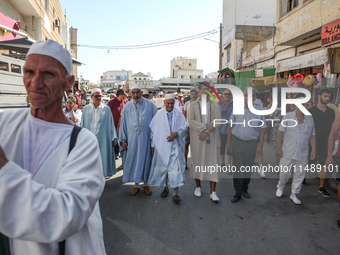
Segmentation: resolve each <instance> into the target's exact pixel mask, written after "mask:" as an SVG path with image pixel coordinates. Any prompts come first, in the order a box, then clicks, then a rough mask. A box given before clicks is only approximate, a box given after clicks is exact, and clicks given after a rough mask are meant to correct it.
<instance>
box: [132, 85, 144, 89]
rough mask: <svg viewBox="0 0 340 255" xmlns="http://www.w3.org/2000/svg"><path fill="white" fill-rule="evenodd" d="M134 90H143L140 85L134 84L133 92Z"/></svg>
mask: <svg viewBox="0 0 340 255" xmlns="http://www.w3.org/2000/svg"><path fill="white" fill-rule="evenodd" d="M133 89H140V90H141V89H142V88H141V87H140V86H139V85H138V84H133V85H132V86H131V90H133Z"/></svg>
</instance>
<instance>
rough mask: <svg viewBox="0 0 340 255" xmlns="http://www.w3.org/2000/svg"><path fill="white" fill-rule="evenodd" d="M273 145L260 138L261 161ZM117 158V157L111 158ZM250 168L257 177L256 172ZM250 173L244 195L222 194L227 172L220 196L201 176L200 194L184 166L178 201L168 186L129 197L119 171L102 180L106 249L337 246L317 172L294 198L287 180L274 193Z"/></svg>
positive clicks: (332, 201)
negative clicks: (166, 189) (237, 197)
mask: <svg viewBox="0 0 340 255" xmlns="http://www.w3.org/2000/svg"><path fill="white" fill-rule="evenodd" d="M272 154H273V146H272V145H268V144H265V146H264V155H265V157H264V164H271V165H274V164H275V159H274V157H272V156H271V155H272ZM119 164H120V161H117V165H119ZM253 176H254V177H255V176H256V177H257V175H256V174H253ZM271 177H273V178H268V179H260V178H253V179H252V181H251V183H250V188H249V194H250V195H251V198H250V199H245V198H242V200H241V201H239V202H238V203H236V204H233V203H231V202H230V199H231V198H232V196H233V195H234V190H233V186H232V179H222V180H221V181H220V182H219V183H218V184H217V194H218V196H219V198H220V202H218V203H215V202H212V201H211V200H210V198H209V182H203V183H202V190H203V192H202V197H201V198H197V197H195V196H194V195H193V191H194V188H195V181H194V180H193V179H191V178H190V174H189V171H186V178H187V179H186V183H185V185H184V186H183V187H182V188H180V189H179V196H180V197H181V199H182V202H181V203H180V204H175V203H174V202H173V201H172V196H171V195H170V194H171V192H170V193H169V196H168V197H167V198H161V197H160V193H161V189H160V188H156V187H153V194H152V195H151V196H146V195H145V194H144V192H143V190H141V192H139V194H137V195H136V196H134V197H132V196H130V195H129V192H130V190H131V189H132V187H133V186H132V184H131V185H125V184H123V183H122V171H119V172H118V173H117V174H116V175H115V176H114V177H113V178H112V179H111V180H109V181H107V182H106V187H105V190H104V193H103V195H102V197H101V200H100V207H101V212H102V218H103V224H104V241H105V245H106V252H107V254H108V255H111V254H129V255H133V254H143V255H145V254H339V253H340V242H339V240H340V239H339V238H340V229H339V228H338V227H337V225H336V219H337V216H338V210H339V206H338V203H337V196H336V194H334V193H332V194H331V196H332V197H331V198H328V199H327V198H323V197H322V196H321V195H320V194H318V193H317V188H318V182H319V181H318V179H309V180H308V185H307V186H306V187H303V189H302V191H301V194H300V195H299V198H300V199H301V201H302V205H300V206H298V205H294V204H293V203H292V202H291V201H290V199H289V194H290V183H291V182H289V183H288V186H287V187H286V189H285V191H284V195H283V197H282V198H276V197H275V191H276V185H277V178H275V174H272V175H271Z"/></svg>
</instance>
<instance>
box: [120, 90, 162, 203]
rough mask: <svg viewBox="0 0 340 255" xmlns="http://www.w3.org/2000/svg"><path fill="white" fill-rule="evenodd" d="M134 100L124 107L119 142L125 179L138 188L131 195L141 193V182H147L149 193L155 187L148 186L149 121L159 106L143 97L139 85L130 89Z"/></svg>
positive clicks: (145, 185)
mask: <svg viewBox="0 0 340 255" xmlns="http://www.w3.org/2000/svg"><path fill="white" fill-rule="evenodd" d="M131 94H132V100H131V101H130V102H128V103H127V104H126V105H125V107H124V110H123V113H122V118H121V121H120V129H119V141H120V143H121V148H120V154H121V155H122V160H123V164H124V170H123V182H124V183H127V182H134V183H135V187H134V188H133V189H132V190H131V192H130V195H131V196H135V195H137V193H138V192H139V190H140V188H139V183H140V182H141V181H144V191H145V194H146V195H151V194H152V190H151V188H150V186H149V185H148V178H149V172H150V164H151V149H150V148H151V141H150V133H151V132H150V128H149V125H150V122H151V120H152V118H153V116H154V115H155V114H156V112H157V108H156V106H155V105H154V104H153V103H152V102H151V101H150V100H147V99H145V98H144V97H142V90H141V87H140V86H139V85H138V84H134V85H133V86H132V88H131Z"/></svg>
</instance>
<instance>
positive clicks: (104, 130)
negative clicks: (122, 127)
mask: <svg viewBox="0 0 340 255" xmlns="http://www.w3.org/2000/svg"><path fill="white" fill-rule="evenodd" d="M102 96H103V95H102V92H101V90H100V89H99V88H95V89H92V90H91V98H92V101H93V103H92V104H89V105H87V106H85V107H84V110H83V115H82V120H81V125H82V127H84V128H86V129H88V130H90V131H91V132H92V133H93V134H94V135H95V136H96V137H97V140H98V144H99V149H100V155H101V158H102V165H103V175H104V177H111V176H112V175H114V174H116V162H115V158H116V157H115V152H114V150H113V149H112V147H114V145H115V144H117V143H118V138H117V131H116V128H115V125H114V122H113V117H112V112H111V108H110V107H108V106H107V105H104V104H103V103H102Z"/></svg>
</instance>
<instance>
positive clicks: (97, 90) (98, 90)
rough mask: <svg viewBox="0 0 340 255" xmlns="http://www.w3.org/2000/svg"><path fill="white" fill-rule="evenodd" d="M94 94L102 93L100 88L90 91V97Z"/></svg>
mask: <svg viewBox="0 0 340 255" xmlns="http://www.w3.org/2000/svg"><path fill="white" fill-rule="evenodd" d="M96 92H100V93H101V92H102V91H101V89H100V88H95V89H92V90H91V96H92V95H93V94H94V93H96Z"/></svg>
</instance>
